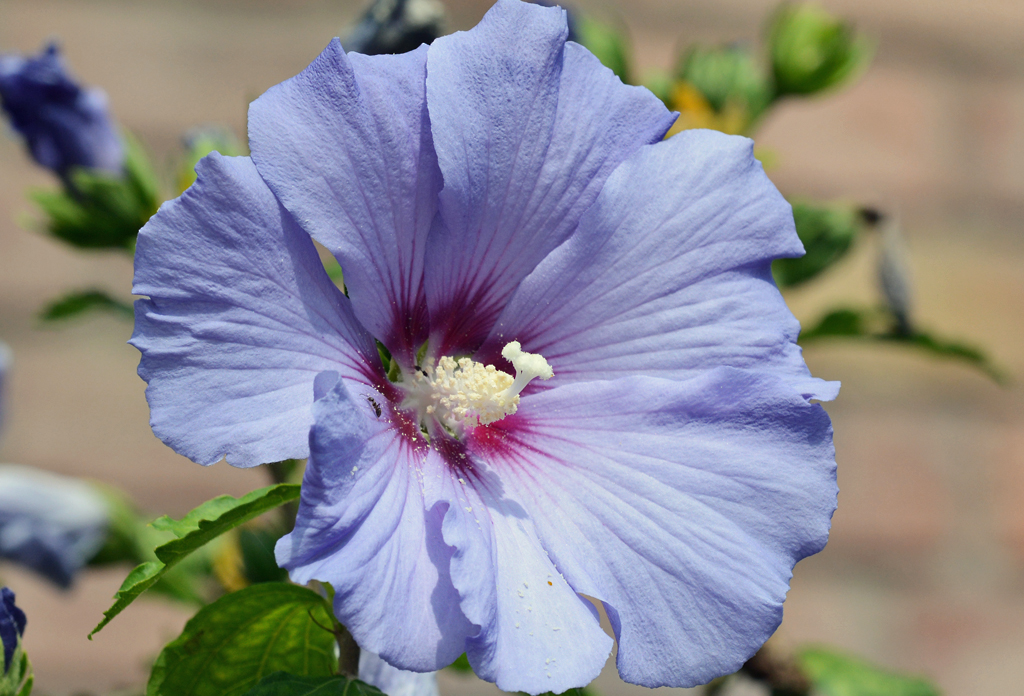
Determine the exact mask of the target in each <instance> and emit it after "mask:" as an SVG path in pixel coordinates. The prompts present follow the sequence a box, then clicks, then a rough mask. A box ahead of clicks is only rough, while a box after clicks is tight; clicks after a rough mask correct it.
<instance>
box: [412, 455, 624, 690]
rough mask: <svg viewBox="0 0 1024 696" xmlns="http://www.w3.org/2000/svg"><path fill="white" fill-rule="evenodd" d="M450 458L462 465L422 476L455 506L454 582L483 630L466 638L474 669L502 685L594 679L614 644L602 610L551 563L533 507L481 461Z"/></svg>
mask: <svg viewBox="0 0 1024 696" xmlns="http://www.w3.org/2000/svg"><path fill="white" fill-rule="evenodd" d="M453 446H456V447H457V445H453ZM452 456H453V457H454V458H455V459H456V460H458V461H459V462H461V464H459V465H458V466H457V467H453V466H452V465H451V463H450V462H445V463H444V464H443V465H442V466H441V467H428V468H425V470H424V473H425V477H424V478H425V485H426V486H427V489H428V497H430V499H437V500H440V501H442V504H443V505H445V506H446V507H447V512H446V513H445V516H444V527H443V531H444V540H445V542H446V543H447V544H449V545H450V546H452V547H453V548H454V550H455V551H454V555H453V556H452V560H451V577H452V582H453V583H454V585H455V587H456V588H457V589H458V592H459V597H460V598H461V603H462V611H463V612H464V613H465V615H466V616H467V617H468V619H469V620H470V621H471V622H473V623H474V624H476V625H477V626H479V627H480V629H479V632H478V633H477V634H476V635H474V636H472V637H470V638H469V639H468V641H467V643H466V655H467V657H468V658H469V662H470V664H471V665H472V666H473V670H474V671H475V672H476V673H477V675H478V676H479V677H481V678H482V679H486V680H488V681H492V682H495V683H496V684H497V686H498V688H499V689H501V690H503V691H512V692H514V691H525V692H527V693H530V694H538V693H542V692H546V691H552V692H555V693H561V692H562V691H565V690H566V689H569V688H573V687H582V686H586V685H587V684H589V683H590V682H591V681H593V680H594V679H595V678H596V677H597V675H598V674H599V673H600V672H601V668H602V667H603V666H604V664H605V661H606V660H607V659H608V654H609V653H610V652H611V648H612V641H611V639H610V638H609V637H608V636H607V635H606V634H605V633H604V631H603V630H602V629H601V626H600V623H599V621H598V617H597V612H596V610H595V609H594V607H593V605H592V604H590V602H588V601H587V600H586V599H584V598H583V597H580V596H579V595H578V594H577V593H576V592H577V591H576V590H574V588H573V587H571V586H570V585H569V584H568V583H567V582H566V580H565V578H563V577H562V576H561V574H560V573H559V569H558V568H557V567H556V566H555V565H554V564H552V561H551V559H550V558H549V557H548V555H547V553H546V552H545V550H544V548H543V547H542V545H541V542H540V540H539V539H538V537H537V532H536V530H535V529H534V526H533V523H532V522H531V520H530V518H529V516H528V514H527V512H526V510H524V509H523V507H522V506H521V505H519V504H518V503H517V502H516V501H515V500H513V499H511V498H509V497H507V496H506V495H505V492H504V490H503V488H502V484H501V482H500V481H499V480H498V478H497V477H496V476H495V475H494V474H493V473H492V472H488V471H487V469H486V466H485V465H484V464H483V463H482V461H483V459H482V458H480V457H477V456H473V455H472V454H471V453H459V454H454V455H452Z"/></svg>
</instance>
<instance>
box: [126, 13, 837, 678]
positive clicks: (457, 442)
mask: <svg viewBox="0 0 1024 696" xmlns="http://www.w3.org/2000/svg"><path fill="white" fill-rule="evenodd" d="M565 37H566V22H565V16H564V13H563V12H562V11H561V10H559V9H557V8H544V7H539V6H537V5H529V4H524V3H520V2H518V1H517V0H499V2H498V3H497V5H495V7H494V8H493V9H492V10H491V11H490V12H489V13H488V14H487V16H486V17H485V18H484V20H483V21H482V22H481V23H480V25H479V26H478V27H476V28H475V29H473V30H471V31H469V32H463V33H457V34H454V35H452V36H448V37H445V38H441V39H438V40H437V41H435V42H434V43H433V45H432V46H430V47H429V49H428V48H427V47H425V46H424V47H420V48H419V49H417V50H415V51H412V52H410V53H407V54H404V55H399V56H376V57H372V58H371V57H366V56H362V55H358V54H351V55H346V54H345V53H344V52H343V51H342V49H341V47H340V45H339V44H338V43H337V42H334V43H332V44H331V45H330V46H328V47H327V49H326V50H325V51H324V52H323V54H321V55H320V57H319V58H318V59H317V60H316V61H314V62H313V64H312V65H311V66H310V67H309V68H308V69H307V70H306V71H304V72H303V73H301V74H300V75H298V76H297V77H295V78H293V79H291V80H288V81H286V82H284V83H282V84H280V85H278V86H276V87H274V88H272V89H271V90H269V91H268V92H267V93H266V94H265V95H263V96H262V97H261V98H259V99H258V100H257V101H256V102H254V103H253V105H252V107H251V109H250V112H249V137H250V145H251V150H252V158H251V159H249V158H225V157H220V156H218V155H212V156H210V157H209V158H207V159H205V160H203V161H202V162H200V164H199V166H198V180H197V182H196V184H194V185H193V186H192V188H191V189H189V190H188V191H187V192H186V193H185V194H184V195H183V196H182V197H181V198H180V199H178V200H176V201H173V202H171V203H168V204H166V205H165V206H164V207H163V208H162V209H161V210H160V212H159V213H158V214H157V215H156V216H155V217H154V218H153V219H152V220H151V221H150V223H149V224H148V225H147V226H146V227H145V228H144V229H143V230H142V232H141V234H140V236H139V242H138V250H137V255H136V283H135V290H134V291H135V292H136V293H137V294H139V295H145V296H148V298H149V299H144V300H140V301H139V302H138V304H137V308H136V330H135V335H134V336H133V338H132V343H133V345H135V346H136V347H138V348H139V350H140V351H141V352H142V362H141V364H140V367H139V373H140V375H141V376H142V377H143V378H144V379H145V380H146V381H147V382H148V383H149V388H148V390H147V396H148V399H149V403H150V407H151V411H152V425H153V430H154V432H156V434H157V435H158V436H159V437H161V438H162V439H163V440H164V441H165V442H166V443H167V444H169V445H170V446H171V447H173V448H174V449H175V450H176V451H178V452H180V453H182V454H184V455H186V456H188V457H190V458H192V459H193V460H195V461H197V462H199V463H201V464H213V463H214V462H216V461H218V460H220V459H221V458H224V457H226V458H227V461H228V462H229V463H230V464H233V465H235V466H242V467H248V466H254V465H257V464H260V463H264V462H270V461H274V460H280V459H284V458H287V457H305V456H308V457H309V464H308V468H307V471H306V476H305V480H304V481H303V486H302V501H301V506H300V510H299V514H298V520H297V522H296V526H295V530H294V531H293V532H292V533H291V534H290V535H288V536H287V537H285V538H284V539H282V540H281V541H280V542H279V544H278V547H277V558H278V561H279V562H280V563H281V565H282V566H284V567H286V568H287V569H288V570H289V571H290V573H291V578H292V579H293V580H294V581H296V582H299V583H305V582H308V581H310V580H313V579H317V580H321V581H325V582H330V583H331V584H332V585H333V586H334V588H335V590H336V592H337V594H336V600H335V606H334V608H335V612H336V613H337V615H338V617H339V618H340V619H341V621H343V622H344V623H345V625H346V626H347V627H348V628H349V630H350V631H351V632H352V634H353V635H354V636H355V638H356V640H357V642H358V643H359V645H360V646H361V647H362V648H363V649H365V650H368V651H372V652H373V653H376V654H379V655H380V656H381V657H382V658H383V659H384V660H386V661H387V662H388V663H390V664H392V665H394V666H396V667H399V668H402V669H406V670H414V671H428V670H433V669H437V668H439V667H441V666H443V665H446V664H448V663H450V662H451V661H452V660H454V659H455V658H456V657H457V656H458V655H459V654H460V653H462V652H463V651H465V652H467V653H468V656H469V660H470V663H471V664H472V665H473V667H474V669H475V670H476V672H477V674H479V675H480V676H481V677H483V678H485V679H489V680H491V681H496V682H497V684H498V686H499V687H500V688H502V689H504V690H506V691H516V690H522V691H527V692H530V693H538V692H542V691H556V692H559V691H563V690H565V689H567V688H570V687H575V686H581V685H583V684H586V683H588V682H589V681H590V680H592V679H593V678H594V677H596V676H597V674H598V673H599V672H600V670H601V668H602V666H603V665H604V663H605V660H606V659H607V656H608V654H609V651H610V649H611V646H612V641H611V639H610V638H609V637H608V636H607V635H606V634H605V633H604V632H603V631H602V630H601V627H600V625H599V622H598V614H597V612H596V610H595V608H594V606H593V605H592V604H591V603H590V602H589V601H588V600H587V599H585V598H584V597H583V596H582V595H586V596H589V597H593V598H595V599H596V600H599V601H600V602H602V603H603V605H604V607H605V609H606V611H607V613H608V617H609V619H610V621H611V624H612V628H613V629H614V632H615V636H616V638H617V639H618V644H619V649H618V667H619V672H620V674H621V675H622V677H623V678H624V679H626V680H627V681H630V682H634V683H637V684H642V685H645V686H652V687H653V686H660V685H674V686H690V685H694V684H699V683H703V682H707V681H708V680H710V679H712V678H713V677H715V676H718V675H720V674H724V673H727V672H730V671H733V670H735V669H736V668H738V667H739V666H740V665H741V664H742V663H743V662H744V660H746V659H747V658H748V657H749V656H750V655H751V654H752V653H753V652H754V651H755V650H756V649H757V648H758V647H759V646H760V645H761V643H762V642H763V641H764V640H765V639H766V638H767V637H768V636H769V635H771V633H772V632H773V631H774V630H775V628H776V627H777V626H778V624H779V621H780V620H781V616H782V602H783V600H784V598H785V595H786V591H787V589H788V584H789V578H790V576H791V572H792V568H793V565H794V564H795V563H796V562H797V561H798V560H799V559H801V558H803V557H805V556H807V555H809V554H813V553H815V552H817V551H819V550H820V549H821V548H822V546H823V545H824V544H825V541H826V538H827V535H828V529H829V522H830V518H831V515H832V512H833V510H834V509H835V503H836V483H835V463H834V451H833V448H832V431H831V425H830V423H829V419H828V416H827V415H826V413H825V412H824V410H823V409H822V408H821V407H820V406H819V405H814V404H811V403H809V400H810V399H812V398H817V399H830V398H833V397H834V396H835V393H836V390H837V387H836V385H835V384H831V383H826V382H822V381H820V380H816V379H814V378H812V377H811V376H810V374H809V372H808V370H807V367H806V366H805V364H804V362H803V359H802V357H801V354H800V349H799V348H798V347H797V346H796V345H795V343H794V341H795V338H796V336H797V332H798V330H799V326H798V324H797V322H796V320H795V319H794V318H793V316H792V315H791V314H790V313H789V311H788V310H787V308H786V306H785V304H784V302H783V300H782V298H781V296H780V295H779V293H778V291H777V290H776V288H775V286H774V283H773V282H772V277H771V272H770V264H771V260H772V259H773V258H776V257H781V256H796V255H799V254H801V253H802V248H801V245H800V242H799V240H798V238H797V236H796V233H795V230H794V227H793V218H792V213H791V211H790V208H789V205H788V204H787V203H786V202H785V201H784V200H783V198H782V197H781V196H780V195H779V193H778V191H777V190H776V189H775V188H774V187H773V186H772V184H771V183H770V182H769V180H768V179H767V178H766V177H765V175H764V172H763V170H762V168H761V166H760V164H759V163H758V162H757V161H756V160H754V158H753V155H752V144H751V142H750V141H749V140H746V139H743V138H737V137H730V136H725V135H722V134H720V133H715V132H710V131H690V132H685V133H682V134H680V135H677V136H675V137H674V138H672V139H670V140H667V141H664V142H661V138H662V136H663V135H664V133H665V132H666V130H667V129H668V128H669V127H670V126H671V124H672V122H673V120H674V118H675V115H674V114H670V113H669V112H667V111H666V110H665V108H664V106H663V105H662V104H661V103H660V102H659V101H658V100H657V99H656V98H655V97H654V96H653V95H651V94H650V93H649V92H648V91H646V90H644V89H642V88H638V87H628V86H624V85H623V84H622V83H621V82H619V80H618V79H617V78H616V77H615V76H614V75H613V74H612V73H611V71H609V70H607V69H605V68H604V67H602V66H601V65H600V63H599V62H598V61H597V59H596V58H594V57H593V56H592V55H591V54H589V53H588V52H587V51H586V50H585V49H583V48H582V47H580V46H578V45H576V44H574V43H571V42H566V40H565ZM311 238H312V239H316V240H317V241H318V242H320V243H321V244H322V245H323V246H324V247H326V248H327V249H329V250H330V251H331V252H333V254H334V255H335V256H336V257H337V259H338V260H339V262H340V264H341V267H342V269H343V271H344V274H345V275H344V281H345V288H346V290H347V296H346V294H343V293H342V292H341V291H340V290H339V289H338V288H337V287H335V285H334V284H333V283H332V282H331V281H330V280H329V278H328V276H327V274H326V272H325V271H324V269H323V266H322V264H321V262H320V259H319V257H318V255H317V251H316V249H315V248H314V246H313V243H312V240H311ZM375 339H376V341H375ZM377 342H379V344H380V345H382V346H383V347H385V348H386V352H385V351H384V350H380V351H378V343H377ZM491 366H493V367H491ZM513 373H515V376H514V377H513ZM531 379H532V380H533V381H531Z"/></svg>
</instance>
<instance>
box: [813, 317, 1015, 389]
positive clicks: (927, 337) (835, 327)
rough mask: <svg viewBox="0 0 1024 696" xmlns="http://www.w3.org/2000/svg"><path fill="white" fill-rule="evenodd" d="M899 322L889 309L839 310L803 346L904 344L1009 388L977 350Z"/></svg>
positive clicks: (1002, 374) (1004, 377) (1002, 375)
mask: <svg viewBox="0 0 1024 696" xmlns="http://www.w3.org/2000/svg"><path fill="white" fill-rule="evenodd" d="M898 327H899V322H898V321H897V319H896V317H895V316H894V315H893V314H892V313H891V312H890V311H889V310H888V309H886V308H879V309H855V308H850V307H844V308H841V309H835V310H832V311H831V312H829V313H828V314H826V315H825V316H824V317H822V318H821V319H820V320H819V321H818V323H817V324H815V325H814V327H813V328H811V329H809V330H807V331H804V332H802V333H801V334H800V343H801V344H804V345H806V344H808V343H812V342H814V341H817V340H821V339H824V338H855V339H863V340H871V341H883V342H888V343H902V344H905V345H907V346H910V347H914V348H918V349H919V350H922V351H924V352H926V353H929V354H931V355H934V356H936V357H940V358H950V359H953V360H958V361H960V362H963V363H966V364H968V365H970V366H971V367H974V368H976V369H978V370H980V371H981V372H983V373H984V374H985V375H987V376H988V377H989V378H990V379H992V381H994V382H996V383H997V384H1006V383H1008V382H1009V377H1008V376H1007V374H1006V372H1005V371H1004V370H1003V369H1002V368H1000V367H999V366H997V365H996V364H995V363H993V362H992V360H991V359H990V358H989V357H988V356H987V355H986V354H985V353H984V351H982V350H981V349H980V348H977V347H976V346H972V345H969V344H967V343H962V342H960V341H952V340H949V339H944V338H939V337H937V336H935V335H934V334H931V333H929V332H926V331H922V330H920V329H918V328H913V329H912V330H911V331H910V332H907V333H904V332H901V331H899V330H898Z"/></svg>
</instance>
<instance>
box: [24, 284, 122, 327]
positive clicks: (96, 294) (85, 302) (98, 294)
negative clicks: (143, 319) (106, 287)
mask: <svg viewBox="0 0 1024 696" xmlns="http://www.w3.org/2000/svg"><path fill="white" fill-rule="evenodd" d="M92 311H105V312H110V313H111V314H114V315H115V316H118V317H121V318H122V319H128V320H132V319H134V318H135V310H134V309H133V308H132V306H131V305H130V304H128V303H126V302H121V301H120V300H115V299H114V298H113V297H111V296H110V295H108V294H107V293H105V292H103V291H102V290H80V291H78V292H70V293H68V294H66V295H64V296H63V297H60V298H58V299H56V300H53V301H52V302H50V304H48V305H46V307H44V308H43V311H41V312H40V313H39V318H40V319H42V320H44V321H56V320H59V319H71V318H73V317H77V316H80V315H82V314H86V313H88V312H92Z"/></svg>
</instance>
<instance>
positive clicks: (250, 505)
mask: <svg viewBox="0 0 1024 696" xmlns="http://www.w3.org/2000/svg"><path fill="white" fill-rule="evenodd" d="M299 491H300V486H299V485H298V484H294V483H280V484H277V485H274V486H268V487H266V488H261V489H259V490H255V491H252V492H251V493H248V494H246V495H244V496H242V497H241V498H233V497H231V496H229V495H222V496H218V497H217V498H214V499H213V500H208V501H206V502H205V503H203V504H202V505H200V506H199V507H197V508H196V509H195V510H193V511H192V512H190V513H188V514H187V515H186V516H185V517H183V518H182V519H180V520H172V519H170V518H169V517H167V516H166V515H165V516H164V517H161V518H160V519H158V520H156V521H155V522H153V523H152V526H153V527H154V528H155V529H157V530H160V531H167V532H171V533H172V534H174V535H175V536H176V537H177V538H176V539H172V540H171V541H169V542H167V543H165V544H162V545H161V546H158V547H157V548H156V549H155V550H154V553H155V555H156V559H157V560H155V561H149V562H147V563H143V564H142V565H140V566H138V567H137V568H135V569H134V570H132V572H131V573H129V574H128V577H127V578H125V581H124V583H123V584H122V585H121V588H120V589H119V590H118V591H117V593H116V594H115V595H114V604H113V605H112V606H111V607H110V609H108V610H107V611H106V612H104V614H103V620H102V621H101V622H100V623H99V624H98V625H97V626H96V628H94V629H93V630H92V632H90V633H89V637H90V638H92V636H93V635H94V634H95V633H96V632H97V631H99V630H100V629H102V628H103V627H104V626H106V625H107V624H108V623H110V621H111V620H112V619H113V618H114V617H115V616H117V615H118V614H120V613H121V612H122V611H123V610H124V609H125V608H126V607H127V606H128V605H129V604H131V603H132V602H134V601H135V600H136V599H137V598H138V597H139V595H141V594H142V593H143V592H145V591H146V590H148V589H150V588H151V587H153V585H155V584H156V583H157V581H158V580H160V579H161V578H162V577H163V576H164V574H165V573H167V572H168V571H169V570H170V569H171V568H173V567H174V566H175V565H177V564H178V563H180V562H181V561H182V560H184V559H185V558H187V557H188V556H189V555H190V554H192V553H193V552H194V551H195V550H196V549H199V548H201V547H202V546H203V545H205V544H207V543H209V542H210V541H212V540H213V539H215V538H217V537H218V536H220V535H221V534H224V533H225V532H227V531H230V530H232V529H234V528H236V527H238V526H240V525H242V524H245V523H246V522H248V521H249V520H251V519H254V518H256V517H258V516H260V515H262V514H263V513H264V512H267V511H268V510H273V509H274V508H276V507H278V506H279V505H283V504H284V503H287V502H289V501H292V500H295V499H296V498H298V497H299Z"/></svg>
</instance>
